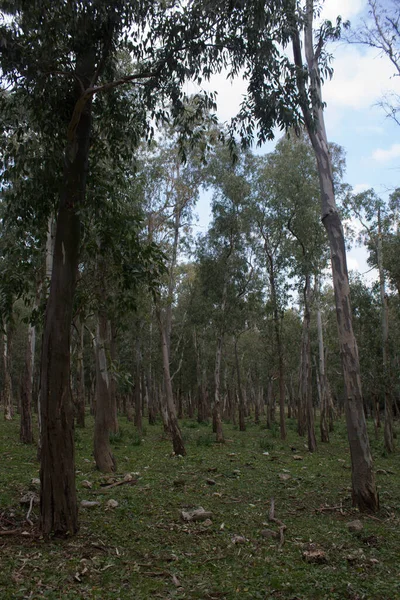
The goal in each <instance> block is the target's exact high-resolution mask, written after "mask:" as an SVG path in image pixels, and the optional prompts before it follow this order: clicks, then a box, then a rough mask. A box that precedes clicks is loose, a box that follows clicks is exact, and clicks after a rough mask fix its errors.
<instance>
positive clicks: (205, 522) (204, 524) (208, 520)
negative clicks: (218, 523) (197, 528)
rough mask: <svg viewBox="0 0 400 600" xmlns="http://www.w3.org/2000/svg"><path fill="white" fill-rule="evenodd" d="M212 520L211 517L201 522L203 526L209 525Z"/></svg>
mask: <svg viewBox="0 0 400 600" xmlns="http://www.w3.org/2000/svg"><path fill="white" fill-rule="evenodd" d="M211 525H212V521H211V519H206V520H205V521H204V523H203V527H211Z"/></svg>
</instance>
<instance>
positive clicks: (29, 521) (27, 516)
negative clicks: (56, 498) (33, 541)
mask: <svg viewBox="0 0 400 600" xmlns="http://www.w3.org/2000/svg"><path fill="white" fill-rule="evenodd" d="M34 500H35V498H34V496H31V500H30V504H29V510H28V512H27V515H26V521H27V523H29V525H30V526H31V527H33V523H32V521H31V520H30V518H29V517H30V514H31V512H32V508H33V502H34Z"/></svg>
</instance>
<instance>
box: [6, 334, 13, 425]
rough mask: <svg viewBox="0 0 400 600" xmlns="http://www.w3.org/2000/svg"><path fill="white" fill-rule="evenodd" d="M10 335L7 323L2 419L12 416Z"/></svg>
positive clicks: (10, 418)
mask: <svg viewBox="0 0 400 600" xmlns="http://www.w3.org/2000/svg"><path fill="white" fill-rule="evenodd" d="M11 336H12V328H11V325H10V324H9V323H7V325H6V327H5V331H4V334H3V378H4V381H3V401H4V419H5V420H6V421H11V420H12V419H13V416H14V414H13V413H14V411H13V401H12V382H11Z"/></svg>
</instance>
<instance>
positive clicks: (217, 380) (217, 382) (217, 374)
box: [213, 333, 224, 443]
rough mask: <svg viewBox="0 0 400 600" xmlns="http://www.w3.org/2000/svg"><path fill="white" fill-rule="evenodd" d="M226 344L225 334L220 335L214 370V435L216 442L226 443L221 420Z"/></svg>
mask: <svg viewBox="0 0 400 600" xmlns="http://www.w3.org/2000/svg"><path fill="white" fill-rule="evenodd" d="M223 342H224V336H223V333H220V334H219V336H218V339H217V348H216V353H215V369H214V405H213V422H214V424H215V430H214V433H215V434H216V442H217V443H222V442H224V433H223V430H222V419H221V391H220V388H221V360H222V346H223Z"/></svg>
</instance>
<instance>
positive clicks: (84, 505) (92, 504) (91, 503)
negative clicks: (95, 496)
mask: <svg viewBox="0 0 400 600" xmlns="http://www.w3.org/2000/svg"><path fill="white" fill-rule="evenodd" d="M81 506H82V508H94V507H95V506H100V502H96V501H95V500H82V502H81Z"/></svg>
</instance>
